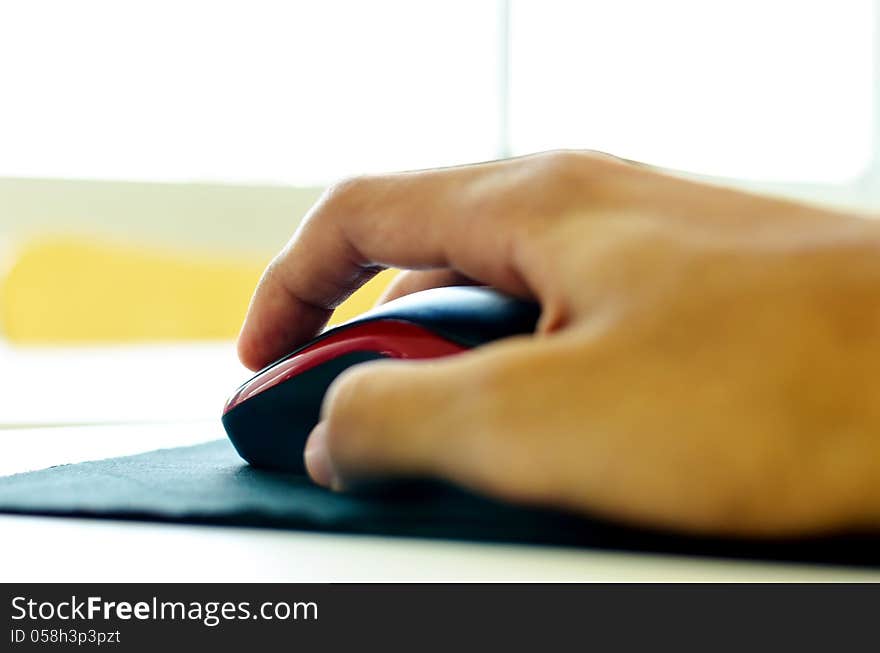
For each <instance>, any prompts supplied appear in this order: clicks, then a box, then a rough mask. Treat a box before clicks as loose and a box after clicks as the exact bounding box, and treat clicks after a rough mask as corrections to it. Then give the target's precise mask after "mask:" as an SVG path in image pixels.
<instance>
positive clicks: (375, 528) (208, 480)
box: [0, 440, 880, 566]
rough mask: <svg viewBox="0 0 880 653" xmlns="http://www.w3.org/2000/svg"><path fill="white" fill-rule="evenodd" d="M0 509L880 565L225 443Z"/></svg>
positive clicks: (129, 460) (845, 553)
mask: <svg viewBox="0 0 880 653" xmlns="http://www.w3.org/2000/svg"><path fill="white" fill-rule="evenodd" d="M0 512H2V513H16V514H34V515H58V516H76V517H92V518H95V517H98V518H111V519H127V520H143V521H163V522H180V523H190V524H215V525H225V526H251V527H253V526H257V527H267V528H280V529H305V530H319V531H334V532H346V533H369V534H381V535H406V536H419V537H436V538H448V539H458V540H461V539H472V540H492V541H504V542H532V543H545V544H548V543H549V544H560V545H569V546H582V547H594V548H602V549H615V550H642V551H657V552H668V553H682V554H702V555H712V556H731V557H738V558H764V559H776V560H792V561H823V562H834V563H843V564H859V565H872V566H880V537H876V536H871V535H864V534H862V535H859V534H853V535H849V536H846V537H835V538H824V539H811V540H797V541H794V540H793V541H778V540H777V541H764V542H754V541H737V540H729V539H714V538H713V539H710V538H691V537H678V536H673V535H668V534H663V533H659V532H653V531H643V530H637V529H632V528H626V527H622V526H619V525H614V524H610V523H607V522H603V521H599V520H590V519H584V518H579V517H574V516H571V515H566V514H562V513H556V512H550V511H543V510H534V509H526V508H518V507H514V506H510V505H505V504H502V503H499V502H495V501H491V500H488V499H483V498H480V497H477V496H474V495H472V494H468V493H466V492H463V491H461V490H458V489H455V488H452V487H449V486H446V485H443V484H439V483H433V482H424V481H422V482H408V483H402V484H397V485H394V486H383V487H381V488H379V487H376V488H373V489H372V490H369V491H363V492H360V493H357V494H335V493H332V492H329V491H327V490H324V489H321V488H319V487H316V486H315V485H313V484H312V483H311V482H310V481H309V480H308V479H306V478H304V477H302V476H297V475H293V474H283V473H278V472H267V471H262V470H258V469H254V468H252V467H250V466H249V465H247V464H246V463H244V462H243V461H242V460H241V459H240V458H239V457H238V455H237V454H236V453H235V450H234V449H233V448H232V446H231V445H230V444H229V442H228V441H226V440H217V441H214V442H209V443H206V444H201V445H196V446H193V447H182V448H177V449H163V450H159V451H153V452H150V453H144V454H139V455H136V456H127V457H123V458H112V459H108V460H99V461H94V462H86V463H80V464H75V465H62V466H59V467H51V468H49V469H44V470H41V471H36V472H28V473H24V474H17V475H14V476H6V477H3V478H0Z"/></svg>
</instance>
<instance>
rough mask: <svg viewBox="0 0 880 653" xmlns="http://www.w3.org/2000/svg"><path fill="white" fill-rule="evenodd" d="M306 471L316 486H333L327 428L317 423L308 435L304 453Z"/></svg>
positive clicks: (322, 423)
mask: <svg viewBox="0 0 880 653" xmlns="http://www.w3.org/2000/svg"><path fill="white" fill-rule="evenodd" d="M304 457H305V463H306V471H308V473H309V476H311V477H312V480H313V481H314V482H315V483H317V484H318V485H323V486H324V487H332V486H333V477H334V475H335V473H334V471H333V463H331V462H330V452H329V451H328V450H327V426H326V424H324V422H319V423H318V425H317V426H316V427H315V428H313V429H312V432H311V434H309V439H308V440H307V441H306V450H305V453H304Z"/></svg>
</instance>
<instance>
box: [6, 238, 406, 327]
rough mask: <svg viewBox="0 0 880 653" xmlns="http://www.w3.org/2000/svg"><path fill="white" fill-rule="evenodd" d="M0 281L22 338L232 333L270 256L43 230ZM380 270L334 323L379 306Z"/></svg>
mask: <svg viewBox="0 0 880 653" xmlns="http://www.w3.org/2000/svg"><path fill="white" fill-rule="evenodd" d="M11 253H12V260H11V261H8V262H7V266H6V269H7V270H8V272H7V274H6V275H5V276H4V278H3V280H2V292H0V302H2V313H3V326H4V330H5V333H6V337H7V338H8V339H9V340H11V341H15V342H18V343H77V342H81V343H96V342H132V341H156V340H205V339H230V338H234V337H235V336H236V335H237V334H238V330H239V328H240V326H241V321H242V319H243V318H244V314H245V311H246V309H247V305H248V301H249V300H250V297H251V294H252V292H253V290H254V287H255V285H256V283H257V281H258V280H259V278H260V275H261V274H262V271H263V268H264V265H265V261H264V260H256V259H250V260H249V259H235V258H233V257H229V256H224V255H220V254H215V255H209V254H205V253H201V252H199V253H196V252H186V251H175V250H172V249H163V248H161V247H154V246H137V245H128V244H116V243H107V242H100V241H95V240H92V239H87V238H75V237H65V238H50V239H38V240H34V241H31V242H30V243H27V244H26V245H25V246H23V247H20V248H18V249H17V250H14V251H12V252H11ZM392 276H393V272H391V271H387V272H383V273H382V274H380V275H378V276H377V277H375V278H374V279H373V280H372V281H371V282H370V283H368V284H367V285H366V286H365V287H364V288H362V289H361V290H359V291H358V292H357V293H355V294H354V295H353V296H352V297H351V298H350V299H349V300H348V301H346V302H345V303H344V304H343V305H342V306H340V307H339V309H337V311H336V313H335V314H334V316H333V318H334V319H333V322H338V321H341V320H345V319H349V318H350V317H353V316H355V315H357V314H359V313H361V312H363V311H365V310H367V309H368V308H370V307H371V306H372V304H373V303H374V302H375V300H376V299H377V298H378V297H379V295H381V293H382V291H383V290H384V288H385V287H386V286H387V284H388V281H389V280H390V278H391V277H392Z"/></svg>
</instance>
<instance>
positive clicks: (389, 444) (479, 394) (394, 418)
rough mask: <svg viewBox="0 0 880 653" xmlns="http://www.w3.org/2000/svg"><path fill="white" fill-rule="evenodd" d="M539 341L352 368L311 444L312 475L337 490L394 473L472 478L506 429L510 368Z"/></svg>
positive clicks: (328, 402)
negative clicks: (502, 421)
mask: <svg viewBox="0 0 880 653" xmlns="http://www.w3.org/2000/svg"><path fill="white" fill-rule="evenodd" d="M534 346H535V344H534V338H531V337H522V338H511V339H508V340H505V341H504V342H503V343H494V344H492V345H488V346H485V347H481V348H480V349H477V350H474V351H470V352H466V353H463V354H458V355H456V356H452V357H449V358H442V359H432V360H421V361H401V360H394V361H377V362H373V363H365V364H362V365H358V366H355V367H352V368H351V369H349V370H347V371H346V372H344V373H343V374H341V375H340V376H339V377H338V378H337V379H336V380H335V381H334V382H333V384H332V385H331V386H330V388H329V389H328V391H327V394H326V396H325V398H324V403H323V406H322V416H321V421H320V423H319V424H318V425H317V426H316V427H315V429H314V430H313V431H312V433H311V435H310V436H309V440H308V442H307V444H306V450H305V462H306V468H307V470H308V472H309V475H310V476H311V477H312V479H313V480H314V481H315V482H316V483H318V484H319V485H324V486H327V487H331V488H333V489H335V490H342V489H346V488H347V487H348V486H350V485H351V484H352V483H354V482H357V481H359V480H366V479H369V478H375V477H395V476H425V477H438V478H447V479H449V480H454V481H465V484H470V483H468V482H467V481H470V480H472V479H471V478H468V477H472V476H473V475H474V474H475V473H478V469H475V467H478V466H479V465H480V463H479V461H482V460H486V458H487V456H486V455H485V454H484V453H483V451H482V450H485V449H486V448H487V447H490V446H491V444H490V443H489V441H490V440H491V439H492V438H493V434H495V433H497V431H499V430H500V429H498V428H497V426H496V425H495V424H494V421H495V420H496V419H497V416H498V414H499V412H503V411H499V406H501V405H503V403H504V397H503V394H505V391H504V388H505V384H504V382H503V380H504V379H505V378H507V379H509V378H511V376H510V375H509V374H508V373H507V371H508V369H509V367H510V366H511V365H516V360H517V359H518V358H522V357H523V356H527V355H528V351H529V349H530V348H531V347H534ZM513 378H516V377H515V375H514V377H513Z"/></svg>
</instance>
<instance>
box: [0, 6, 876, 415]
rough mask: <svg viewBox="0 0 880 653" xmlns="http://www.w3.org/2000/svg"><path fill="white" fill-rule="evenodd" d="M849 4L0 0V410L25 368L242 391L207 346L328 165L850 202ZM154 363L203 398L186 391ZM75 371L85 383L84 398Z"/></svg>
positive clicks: (242, 301) (871, 66)
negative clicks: (518, 159)
mask: <svg viewBox="0 0 880 653" xmlns="http://www.w3.org/2000/svg"><path fill="white" fill-rule="evenodd" d="M877 15H878V14H877V6H876V2H875V1H874V0H846V1H844V2H839V1H838V2H835V1H832V0H816V1H814V2H803V1H800V2H797V1H794V0H773V1H767V0H763V1H762V0H737V1H736V2H733V1H725V2H712V3H707V2H699V1H698V0H665V1H664V2H656V1H649V0H613V1H612V0H593V1H583V2H574V1H569V2H565V1H559V0H500V1H499V0H471V1H467V2H466V1H462V0H444V1H443V2H439V1H433V0H426V1H422V2H412V1H410V2H405V1H402V0H371V1H367V2H363V1H362V2H357V1H354V0H350V1H346V0H322V1H321V2H318V1H314V0H312V1H306V0H303V1H293V0H291V1H275V0H212V1H202V0H174V1H169V0H152V1H150V2H146V1H125V0H77V1H76V2H70V1H63V0H0V238H2V243H3V247H2V250H0V263H2V266H0V272H2V276H0V309H2V310H0V316H2V317H0V324H2V334H3V335H2V338H3V342H5V343H6V344H5V345H3V347H4V349H3V352H4V356H5V358H4V359H3V361H5V363H4V364H5V365H6V369H7V370H14V375H15V376H16V378H17V379H19V380H18V381H15V382H14V383H13V382H12V381H9V380H8V379H7V380H6V381H0V392H5V393H6V397H7V401H6V405H5V406H0V422H3V423H6V422H9V421H12V422H15V421H16V420H18V422H19V423H30V422H32V421H36V422H39V421H40V420H41V419H49V418H46V417H45V415H43V414H44V413H45V411H46V408H45V406H44V405H42V404H41V405H31V404H33V403H34V401H35V400H34V399H33V397H34V395H35V393H34V389H35V388H45V387H46V384H47V383H48V384H50V386H51V384H52V383H57V387H55V386H51V388H50V390H51V393H52V396H53V397H55V398H56V399H55V400H53V402H52V404H53V406H57V405H58V404H59V402H61V404H63V405H65V406H66V407H65V408H64V409H63V410H61V409H57V408H56V409H53V410H56V412H58V411H59V410H60V412H62V413H64V414H65V415H66V417H65V419H68V420H72V421H74V422H82V421H85V422H88V421H89V420H106V419H110V418H109V417H108V410H109V414H112V415H116V417H115V418H119V419H124V418H127V417H131V416H132V410H133V408H132V406H133V404H132V401H131V400H130V398H129V396H130V395H133V394H136V392H135V390H133V389H132V386H131V385H130V383H131V381H130V378H131V377H133V376H138V377H140V378H142V379H148V380H152V381H151V382H152V383H154V385H153V387H154V388H155V387H157V386H158V385H159V384H160V382H159V381H157V379H160V380H161V383H162V384H164V385H165V386H167V387H168V388H170V389H166V390H165V392H166V394H167V395H168V398H167V401H166V403H168V402H171V404H173V405H174V406H176V408H175V410H177V411H178V413H179V414H183V415H190V414H191V413H192V414H197V415H202V414H205V413H206V412H207V410H208V408H206V407H207V406H210V410H212V411H214V412H216V409H217V408H218V407H217V406H216V405H215V404H217V402H218V401H221V399H222V398H221V397H220V396H215V395H223V394H225V393H226V390H231V389H232V388H231V387H230V386H229V384H230V383H231V382H232V381H231V380H232V379H236V381H235V382H236V383H237V382H238V381H240V380H243V379H241V378H240V377H241V375H242V374H243V373H244V372H243V370H241V369H240V368H239V367H237V364H236V363H234V355H233V354H232V349H231V341H232V339H233V338H234V337H235V335H236V333H237V330H238V327H239V325H240V323H241V319H242V317H243V314H244V310H245V308H246V305H247V301H248V298H249V296H250V293H251V291H252V289H253V286H254V284H255V283H256V281H257V279H258V278H259V274H260V272H261V270H262V269H263V266H264V265H265V263H266V262H267V261H268V260H269V258H270V257H271V256H272V255H273V254H274V253H275V252H276V251H277V250H278V249H279V248H280V247H281V246H282V244H283V243H284V241H285V240H286V239H287V238H288V237H289V236H290V234H291V233H292V232H293V230H294V229H295V228H296V225H297V222H298V221H299V219H300V218H301V217H302V215H303V214H304V213H305V212H306V210H307V209H308V207H309V206H310V205H311V203H312V202H313V201H314V200H315V199H316V198H317V197H318V195H319V194H320V192H321V189H322V188H323V187H324V186H325V185H326V184H328V183H330V182H332V181H333V180H334V179H336V178H339V177H341V176H344V175H349V174H354V173H358V172H374V171H387V170H403V169H413V168H424V167H431V166H443V165H451V164H456V163H466V162H473V161H479V160H486V159H495V158H499V157H504V156H510V155H517V154H524V153H528V152H533V151H537V150H544V149H550V148H558V147H568V148H591V149H599V150H604V151H608V152H611V153H614V154H617V155H620V156H623V157H627V158H632V159H637V160H642V161H646V162H650V163H653V164H656V165H660V166H667V167H670V168H675V169H679V170H683V171H689V172H691V173H693V174H698V175H705V176H711V177H718V178H722V179H723V180H724V181H725V183H730V184H737V185H743V186H746V187H749V188H754V189H758V190H762V191H766V192H771V193H779V194H785V195H792V196H796V197H802V198H806V199H810V200H813V201H819V202H827V203H832V204H839V205H845V206H849V207H856V208H862V209H866V210H873V209H874V208H875V207H876V206H877V204H878V203H880V166H878V156H877V153H878V140H877V127H878V125H880V111H878V103H877V102H876V99H877V97H878V92H880V81H878V74H877V70H878V69H877V66H876V65H875V64H876V61H877V57H878V48H877V30H876V26H877ZM388 276H389V275H387V274H386V275H384V276H380V277H379V278H378V279H377V280H376V281H375V282H373V283H372V284H371V286H370V287H369V288H367V289H366V290H365V291H364V292H363V293H359V294H358V295H357V296H356V297H355V298H354V299H353V300H352V301H351V302H350V303H349V304H347V305H346V306H344V307H343V308H342V309H341V314H340V315H339V316H337V319H341V318H344V317H348V316H350V315H352V314H354V313H357V312H359V311H360V310H363V309H364V308H366V307H367V306H369V305H370V303H371V302H372V301H373V299H374V298H375V297H376V296H377V295H378V293H379V292H380V290H381V287H382V285H383V284H384V283H386V282H387V279H388ZM157 343H165V344H164V345H162V346H159V345H157ZM181 343H187V344H186V345H185V346H183V345H182V344H181ZM211 343H215V344H216V346H215V344H211ZM110 345H112V346H110ZM59 356H61V358H59ZM59 360H60V361H62V362H61V363H59ZM132 361H134V362H132ZM114 366H115V367H114ZM132 366H133V367H132ZM150 366H153V367H150ZM59 369H60V370H62V372H58V370H59ZM132 369H134V370H137V374H132V373H131V372H130V370H132ZM169 369H171V370H179V369H184V370H187V369H189V370H192V369H200V370H202V372H201V377H200V378H205V379H208V378H212V379H215V380H216V385H211V384H210V383H208V384H207V385H208V386H209V388H208V389H206V390H204V393H205V400H204V402H202V403H199V401H197V400H196V399H195V398H194V397H193V395H192V391H191V390H187V388H186V386H185V385H181V384H184V383H185V381H183V380H181V376H183V377H185V376H186V373H169V372H168V370H169ZM96 370H97V371H96ZM150 370H152V371H150ZM187 373H188V372H187ZM59 374H61V375H62V378H61V380H60V381H58V380H53V379H57V378H58V375H59ZM64 374H67V376H64ZM96 374H100V376H101V377H102V378H104V379H105V381H104V382H103V383H104V385H102V386H101V387H102V388H104V390H102V392H104V393H105V399H106V396H107V395H106V393H110V396H111V397H113V399H112V401H109V402H108V401H106V400H105V401H103V403H102V405H101V406H98V407H96V406H92V405H91V404H89V402H88V401H87V400H86V399H84V398H83V397H84V396H85V395H86V394H87V393H86V390H87V389H89V388H92V387H94V386H93V385H91V384H93V383H96V382H97V381H95V380H94V379H95V377H96ZM163 375H164V376H163ZM7 376H10V375H7ZM171 377H173V378H174V379H176V380H174V381H172V380H170V379H171ZM21 379H25V381H21ZM106 379H117V380H118V379H127V380H126V381H125V382H124V383H116V384H114V383H108V382H107V381H106ZM175 383H177V384H178V385H175ZM202 385H205V384H204V383H203V384H202ZM110 386H114V387H116V389H115V390H114V389H113V388H112V387H110ZM22 387H24V388H25V389H24V390H22V389H21V388H22ZM71 388H77V389H78V390H77V391H76V392H72V391H71V390H70V389H71ZM221 388H224V389H225V390H221ZM114 392H115V393H116V394H113V393H114ZM137 392H140V390H138V391H137ZM10 393H11V394H10ZM62 394H66V396H68V399H67V400H64V399H62V398H61V395H62ZM92 394H93V393H92ZM174 397H176V399H175V398H174ZM64 401H67V404H64ZM175 401H177V404H175V403H174V402H175ZM126 402H128V403H126ZM211 402H213V403H211ZM84 405H86V406H88V408H87V409H86V408H83V406H84ZM138 405H141V404H138ZM41 406H42V407H41ZM108 406H109V409H108ZM193 406H198V408H197V409H196V408H193ZM140 410H141V411H142V412H143V409H142V408H141V409H140ZM65 411H66V412H65ZM114 411H115V412H114ZM135 412H137V411H135ZM171 412H172V414H175V415H176V414H178V413H174V411H171ZM13 418H14V419H13ZM59 419H60V418H59Z"/></svg>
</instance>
